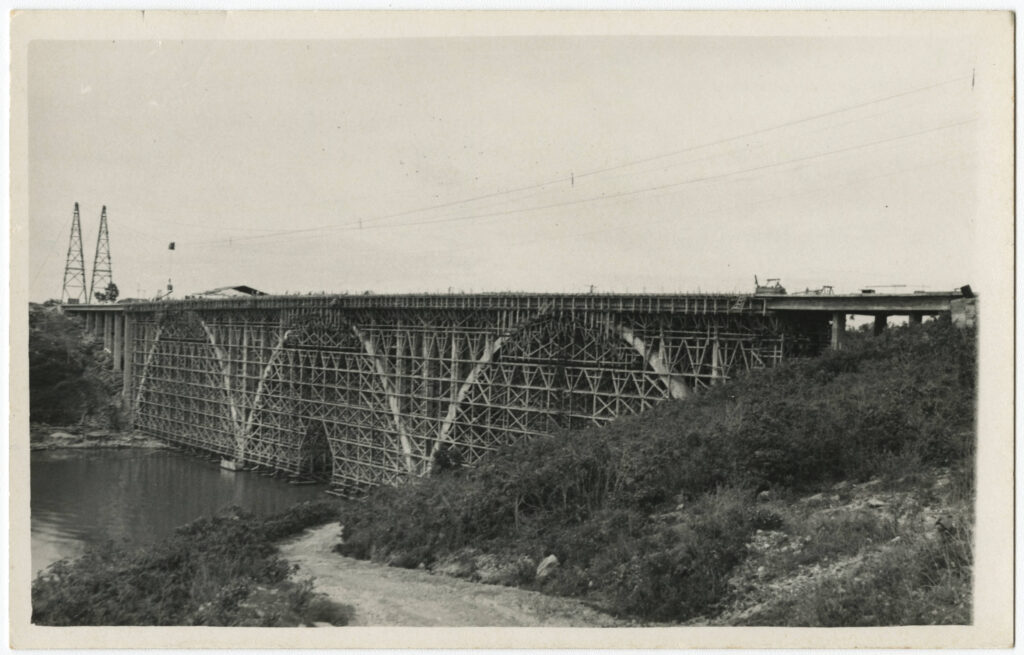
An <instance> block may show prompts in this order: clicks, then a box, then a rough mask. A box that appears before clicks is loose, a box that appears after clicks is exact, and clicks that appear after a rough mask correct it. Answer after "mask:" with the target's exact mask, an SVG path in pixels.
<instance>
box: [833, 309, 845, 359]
mask: <svg viewBox="0 0 1024 655" xmlns="http://www.w3.org/2000/svg"><path fill="white" fill-rule="evenodd" d="M845 332H846V314H845V313H843V312H833V313H832V350H839V349H841V348H842V347H843V335H844V333H845Z"/></svg>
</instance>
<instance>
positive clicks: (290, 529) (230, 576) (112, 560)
mask: <svg viewBox="0 0 1024 655" xmlns="http://www.w3.org/2000/svg"><path fill="white" fill-rule="evenodd" d="M337 518H338V506H337V503H335V502H331V501H319V502H314V503H304V504H301V505H298V506H296V507H294V508H292V509H289V510H288V511H287V512H283V513H281V514H278V515H274V516H271V517H268V518H264V519H260V518H258V517H255V516H253V515H252V514H248V513H246V512H242V511H240V510H237V509H235V510H231V511H230V512H229V513H227V514H225V515H221V516H217V517H213V518H204V519H200V520H197V521H194V522H193V523H190V524H188V525H186V526H184V527H182V528H179V529H178V530H177V531H176V532H175V534H174V535H172V536H171V537H170V538H168V539H166V540H164V541H162V542H160V543H157V544H154V545H151V546H147V547H145V548H128V547H125V546H115V545H114V544H111V543H107V544H105V545H103V546H100V547H97V548H93V549H90V550H89V551H87V552H86V554H85V555H84V556H83V557H81V558H79V559H76V560H74V561H68V560H61V561H60V562H57V563H55V564H53V565H52V566H51V567H50V568H48V569H47V570H46V571H45V572H44V573H42V574H41V575H40V576H39V577H38V578H36V580H35V582H34V583H33V585H32V621H33V623H36V624H42V625H211V626H213V625H216V626H294V625H309V624H312V623H315V622H327V623H331V624H333V625H345V623H346V622H347V618H346V617H347V611H346V608H343V607H340V606H338V605H336V604H334V603H332V602H330V601H328V600H327V599H326V597H324V596H322V595H320V594H316V593H314V592H313V591H312V583H311V582H309V581H305V582H297V581H295V580H293V579H292V574H293V570H292V569H291V568H290V567H289V566H288V564H287V563H286V562H285V561H284V560H283V559H281V557H280V556H279V555H278V554H277V549H276V547H275V545H274V542H275V541H277V540H279V539H282V538H285V537H287V536H290V535H293V534H297V533H299V532H301V531H302V530H304V529H306V528H307V527H310V526H313V525H319V524H322V523H327V522H329V521H331V520H337Z"/></svg>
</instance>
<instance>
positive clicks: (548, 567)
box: [537, 555, 559, 580]
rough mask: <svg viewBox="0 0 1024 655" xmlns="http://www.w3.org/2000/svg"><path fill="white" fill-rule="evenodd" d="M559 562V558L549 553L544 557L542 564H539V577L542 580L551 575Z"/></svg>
mask: <svg viewBox="0 0 1024 655" xmlns="http://www.w3.org/2000/svg"><path fill="white" fill-rule="evenodd" d="M558 564H559V562H558V558H557V557H555V556H554V555H548V556H547V557H545V558H544V559H542V560H541V561H540V564H538V565H537V579H538V580H542V579H544V578H546V577H548V576H549V575H551V573H552V572H553V571H554V570H555V569H556V568H558Z"/></svg>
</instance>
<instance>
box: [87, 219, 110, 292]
mask: <svg viewBox="0 0 1024 655" xmlns="http://www.w3.org/2000/svg"><path fill="white" fill-rule="evenodd" d="M111 282H113V273H112V272H111V270H110V236H109V234H108V233H107V206H106V205H103V211H102V213H100V231H99V233H98V234H97V235H96V256H95V257H94V258H93V260H92V281H91V282H90V283H89V302H94V301H96V300H100V301H106V300H107V298H106V297H105V294H106V293H107V288H108V287H109V286H110V283H111ZM97 292H99V293H100V294H101V296H97V295H96V294H97Z"/></svg>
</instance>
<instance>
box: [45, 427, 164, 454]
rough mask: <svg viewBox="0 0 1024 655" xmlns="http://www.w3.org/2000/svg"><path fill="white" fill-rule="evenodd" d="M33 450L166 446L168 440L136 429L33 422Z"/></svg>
mask: <svg viewBox="0 0 1024 655" xmlns="http://www.w3.org/2000/svg"><path fill="white" fill-rule="evenodd" d="M29 443H30V449H31V450H58V449H72V448H166V447H167V444H165V443H164V442H162V441H159V440H157V439H154V438H152V437H150V436H147V435H144V434H142V433H140V432H135V431H134V430H110V429H99V428H91V427H88V426H77V425H75V426H53V425H33V426H32V427H31V428H30V439H29Z"/></svg>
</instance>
